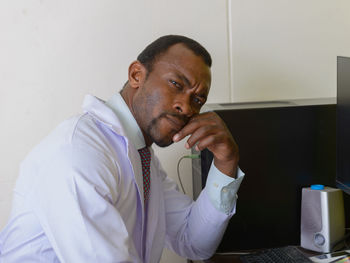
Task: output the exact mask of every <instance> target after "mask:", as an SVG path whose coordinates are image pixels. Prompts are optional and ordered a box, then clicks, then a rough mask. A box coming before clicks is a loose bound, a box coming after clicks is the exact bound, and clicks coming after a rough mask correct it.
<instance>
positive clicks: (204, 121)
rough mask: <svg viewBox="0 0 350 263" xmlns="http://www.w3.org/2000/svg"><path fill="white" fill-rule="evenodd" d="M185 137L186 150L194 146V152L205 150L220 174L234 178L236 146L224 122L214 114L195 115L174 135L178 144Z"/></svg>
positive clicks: (236, 160) (237, 159)
mask: <svg viewBox="0 0 350 263" xmlns="http://www.w3.org/2000/svg"><path fill="white" fill-rule="evenodd" d="M187 135H190V137H189V138H188V140H187V143H186V145H185V146H186V148H187V149H190V148H191V147H193V146H194V145H196V147H195V148H196V150H198V151H201V150H203V149H205V148H207V149H208V150H209V151H211V152H212V153H213V155H214V164H215V166H216V168H218V169H219V170H220V171H221V172H222V173H224V174H226V175H228V176H230V177H236V171H237V166H238V161H239V152H238V146H237V144H236V142H235V140H234V139H233V137H232V135H231V133H230V131H229V130H228V128H227V127H226V125H225V123H224V121H223V120H222V119H221V118H220V117H219V116H218V115H217V114H216V113H214V112H206V113H202V114H198V115H195V116H193V117H192V118H191V120H190V121H189V122H188V124H187V125H186V126H185V127H183V128H182V129H181V130H180V131H179V132H178V133H177V134H175V135H174V137H173V141H174V142H178V141H180V140H182V139H183V138H184V137H186V136H187Z"/></svg>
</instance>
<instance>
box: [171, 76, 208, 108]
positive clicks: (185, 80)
mask: <svg viewBox="0 0 350 263" xmlns="http://www.w3.org/2000/svg"><path fill="white" fill-rule="evenodd" d="M175 75H176V77H178V78H179V79H181V80H182V81H183V82H185V84H186V85H187V86H191V82H190V81H189V80H188V78H186V76H185V75H183V74H179V73H175ZM196 96H198V97H200V98H202V99H204V100H205V101H206V100H207V98H208V95H206V94H196Z"/></svg>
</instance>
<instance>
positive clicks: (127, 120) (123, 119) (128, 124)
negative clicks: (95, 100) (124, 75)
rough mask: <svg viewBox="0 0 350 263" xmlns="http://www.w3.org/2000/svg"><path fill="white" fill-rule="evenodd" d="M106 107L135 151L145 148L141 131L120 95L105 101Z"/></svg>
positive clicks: (117, 94)
mask: <svg viewBox="0 0 350 263" xmlns="http://www.w3.org/2000/svg"><path fill="white" fill-rule="evenodd" d="M106 105H107V106H108V107H109V108H110V109H111V110H112V111H113V112H114V113H115V115H117V118H118V119H119V121H120V123H121V125H122V126H123V128H124V130H125V133H126V137H127V138H128V139H129V141H131V142H132V143H133V144H134V145H135V147H136V149H141V148H144V147H146V143H145V139H144V137H143V134H142V132H141V129H140V127H139V125H138V124H137V122H136V120H135V118H134V116H133V115H132V113H131V111H130V109H129V107H128V105H127V104H126V102H125V101H124V99H123V97H122V96H121V95H120V93H119V92H118V93H116V94H114V95H113V96H112V97H111V98H110V99H109V100H108V101H106Z"/></svg>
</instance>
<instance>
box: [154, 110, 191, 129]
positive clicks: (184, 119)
mask: <svg viewBox="0 0 350 263" xmlns="http://www.w3.org/2000/svg"><path fill="white" fill-rule="evenodd" d="M167 116H172V117H174V118H176V119H178V120H179V121H180V122H181V123H183V126H185V125H186V124H187V123H188V122H189V121H190V118H189V117H187V116H186V115H182V114H177V113H173V112H163V113H161V114H160V115H159V116H158V118H157V119H161V118H167Z"/></svg>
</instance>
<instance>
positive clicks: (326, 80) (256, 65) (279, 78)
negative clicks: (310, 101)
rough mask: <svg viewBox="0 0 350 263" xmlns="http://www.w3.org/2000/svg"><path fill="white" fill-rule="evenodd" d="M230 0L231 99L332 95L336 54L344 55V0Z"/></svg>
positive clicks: (347, 42) (349, 23)
mask: <svg viewBox="0 0 350 263" xmlns="http://www.w3.org/2000/svg"><path fill="white" fill-rule="evenodd" d="M231 3H232V4H231V6H230V14H231V23H230V24H231V29H230V33H231V35H232V43H231V45H230V47H231V49H232V54H233V58H232V75H233V90H232V96H233V100H234V101H256V100H278V99H297V98H315V97H335V96H336V56H340V55H342V56H350V34H349V32H350V15H349V14H350V1H348V0H335V1H329V0H296V1H288V0H264V1H260V0H248V1H242V0H232V1H231Z"/></svg>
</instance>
